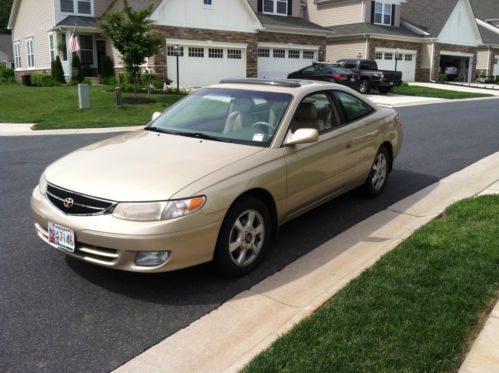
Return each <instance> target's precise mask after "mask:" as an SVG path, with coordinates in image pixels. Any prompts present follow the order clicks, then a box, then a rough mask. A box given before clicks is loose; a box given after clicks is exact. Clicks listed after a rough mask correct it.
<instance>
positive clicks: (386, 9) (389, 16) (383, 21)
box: [373, 1, 394, 26]
mask: <svg viewBox="0 0 499 373" xmlns="http://www.w3.org/2000/svg"><path fill="white" fill-rule="evenodd" d="M393 8H394V5H393V4H386V3H383V2H380V1H374V19H373V22H374V23H375V24H377V25H386V26H391V25H393V13H394V12H393Z"/></svg>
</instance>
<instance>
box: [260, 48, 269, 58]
mask: <svg viewBox="0 0 499 373" xmlns="http://www.w3.org/2000/svg"><path fill="white" fill-rule="evenodd" d="M258 57H270V49H267V48H259V49H258Z"/></svg>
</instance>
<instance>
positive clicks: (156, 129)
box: [144, 127, 179, 135]
mask: <svg viewBox="0 0 499 373" xmlns="http://www.w3.org/2000/svg"><path fill="white" fill-rule="evenodd" d="M144 130H146V131H151V132H158V133H166V134H167V135H178V134H179V133H178V132H174V131H169V130H165V129H163V128H159V127H146V128H144Z"/></svg>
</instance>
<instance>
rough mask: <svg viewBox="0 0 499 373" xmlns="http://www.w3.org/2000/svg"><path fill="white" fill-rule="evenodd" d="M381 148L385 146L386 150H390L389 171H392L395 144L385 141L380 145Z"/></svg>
mask: <svg viewBox="0 0 499 373" xmlns="http://www.w3.org/2000/svg"><path fill="white" fill-rule="evenodd" d="M379 148H380V149H381V148H385V149H386V150H388V155H389V156H390V160H389V168H388V171H389V172H392V169H393V146H392V143H391V142H389V141H385V142H384V143H383V144H381V145H380V147H379Z"/></svg>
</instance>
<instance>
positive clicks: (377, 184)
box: [371, 152, 388, 190]
mask: <svg viewBox="0 0 499 373" xmlns="http://www.w3.org/2000/svg"><path fill="white" fill-rule="evenodd" d="M387 172H388V162H387V160H386V156H385V154H384V153H382V152H380V153H378V155H377V156H376V159H375V160H374V164H373V173H372V179H371V183H372V186H373V188H374V189H375V190H380V189H381V188H383V185H384V184H385V180H386V174H387Z"/></svg>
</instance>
